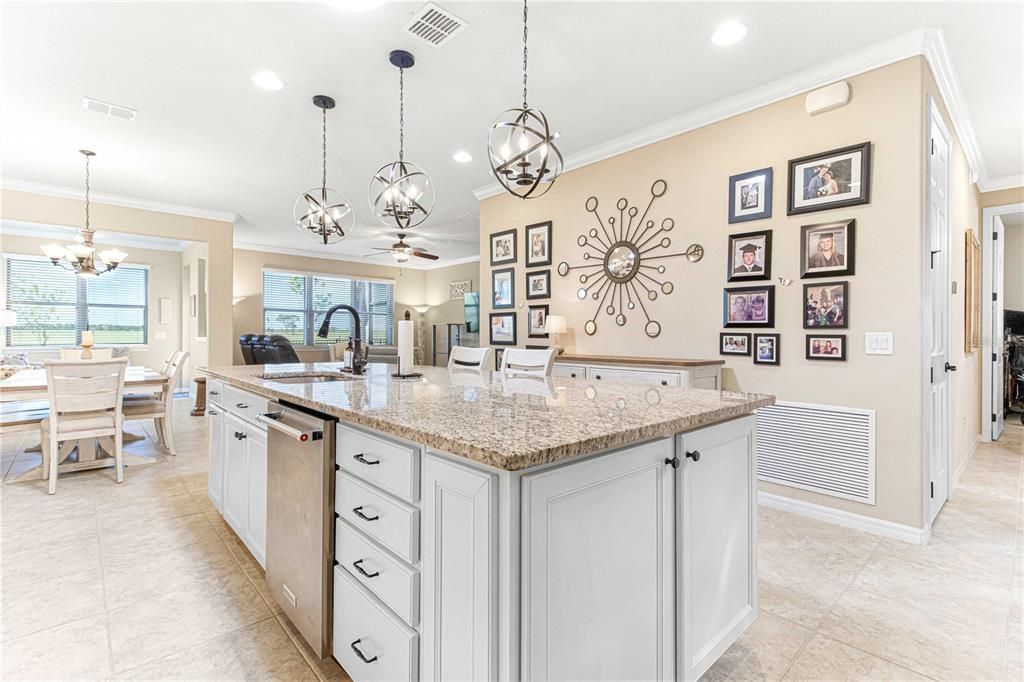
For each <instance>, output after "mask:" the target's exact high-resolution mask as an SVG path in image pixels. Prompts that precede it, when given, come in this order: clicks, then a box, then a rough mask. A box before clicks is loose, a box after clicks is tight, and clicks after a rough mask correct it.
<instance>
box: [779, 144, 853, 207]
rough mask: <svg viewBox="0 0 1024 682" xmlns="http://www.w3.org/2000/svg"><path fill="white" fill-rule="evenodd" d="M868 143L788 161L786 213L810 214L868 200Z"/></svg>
mask: <svg viewBox="0 0 1024 682" xmlns="http://www.w3.org/2000/svg"><path fill="white" fill-rule="evenodd" d="M870 189H871V143H870V142H862V143H860V144H855V145H853V146H851V147H843V148H842V149H833V150H832V151H828V152H822V153H820V154H812V155H811V156H803V157H801V158H799V159H793V160H791V161H790V162H789V190H788V192H787V194H788V203H787V210H786V213H787V214H788V215H796V214H798V213H810V212H812V211H826V210H828V209H830V208H842V207H844V206H856V205H857V204H866V203H868V201H869V192H870Z"/></svg>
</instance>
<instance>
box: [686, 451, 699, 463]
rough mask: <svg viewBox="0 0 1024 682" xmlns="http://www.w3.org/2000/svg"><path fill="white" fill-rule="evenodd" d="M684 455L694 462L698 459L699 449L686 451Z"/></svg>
mask: <svg viewBox="0 0 1024 682" xmlns="http://www.w3.org/2000/svg"><path fill="white" fill-rule="evenodd" d="M686 456H687V457H688V458H690V459H692V460H693V461H694V462H699V461H700V450H694V451H693V452H687V453H686Z"/></svg>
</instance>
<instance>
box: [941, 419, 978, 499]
mask: <svg viewBox="0 0 1024 682" xmlns="http://www.w3.org/2000/svg"><path fill="white" fill-rule="evenodd" d="M980 442H981V434H978V435H977V436H975V437H974V442H973V443H971V448H970V449H969V450H968V451H967V455H966V456H965V457H964V458H963V459H962V460H961V461H960V464H959V466H957V468H956V471H954V472H953V487H952V488H951V489H950V491H949V496H950V497H953V491H954V490H956V489H957V488H959V487H960V479H961V478H963V475H964V472H965V471H967V465H968V464H970V463H971V458H972V457H974V453H975V451H976V450H977V449H978V443H980Z"/></svg>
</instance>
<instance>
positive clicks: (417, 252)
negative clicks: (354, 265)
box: [365, 232, 439, 263]
mask: <svg viewBox="0 0 1024 682" xmlns="http://www.w3.org/2000/svg"><path fill="white" fill-rule="evenodd" d="M405 237H406V235H405V233H404V232H399V233H398V241H397V242H395V243H394V244H392V245H391V246H390V247H389V248H383V247H380V246H375V247H374V248H373V250H374V251H381V252H383V253H390V254H391V255H392V256H393V257H394V259H395V260H396V261H398V262H399V263H405V262H407V261H408V260H409V256H417V257H419V258H426V259H428V260H437V259H438V258H439V256H435V255H434V254H432V253H428V252H427V250H426V249H422V248H420V247H418V246H409V245H408V244H407V243H406V242H405ZM380 255H382V254H381V253H370V254H367V255H366V256H365V257H366V258H369V257H370V256H380Z"/></svg>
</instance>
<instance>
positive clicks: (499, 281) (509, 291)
mask: <svg viewBox="0 0 1024 682" xmlns="http://www.w3.org/2000/svg"><path fill="white" fill-rule="evenodd" d="M491 296H492V297H493V300H492V301H491V307H492V308H494V309H495V310H501V309H502V308H514V307H515V305H516V271H515V268H502V269H501V270H492V271H491Z"/></svg>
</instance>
